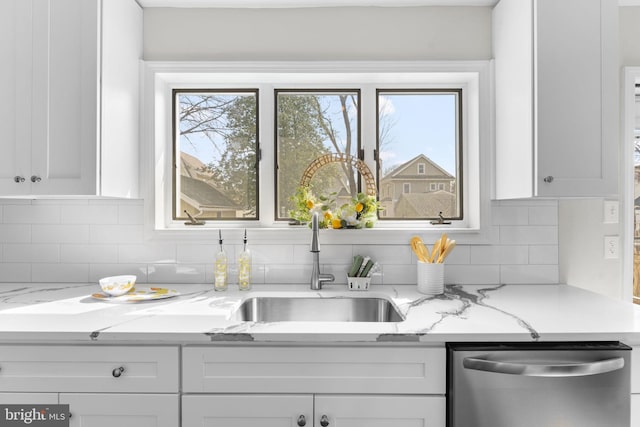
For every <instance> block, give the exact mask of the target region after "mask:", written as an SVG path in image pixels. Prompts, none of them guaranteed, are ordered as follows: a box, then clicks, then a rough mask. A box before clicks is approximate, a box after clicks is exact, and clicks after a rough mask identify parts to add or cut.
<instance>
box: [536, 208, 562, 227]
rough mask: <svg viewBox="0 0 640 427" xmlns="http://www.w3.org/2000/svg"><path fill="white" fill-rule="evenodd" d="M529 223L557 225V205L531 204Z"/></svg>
mask: <svg viewBox="0 0 640 427" xmlns="http://www.w3.org/2000/svg"><path fill="white" fill-rule="evenodd" d="M529 224H530V225H558V207H557V206H533V207H530V208H529Z"/></svg>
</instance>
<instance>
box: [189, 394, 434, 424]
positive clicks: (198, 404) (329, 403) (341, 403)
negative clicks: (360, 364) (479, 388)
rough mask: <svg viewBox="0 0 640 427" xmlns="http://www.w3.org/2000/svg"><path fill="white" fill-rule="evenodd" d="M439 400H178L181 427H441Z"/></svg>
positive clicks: (287, 397)
mask: <svg viewBox="0 0 640 427" xmlns="http://www.w3.org/2000/svg"><path fill="white" fill-rule="evenodd" d="M445 405H446V404H445V398H444V396H386V395H315V396H314V395H269V394H258V395H251V394H247V395H242V394H240V395H199V396H195V395H194V396H184V397H183V398H182V427H252V426H256V425H260V426H261V427H262V426H266V427H294V426H308V427H318V426H323V427H324V426H327V427H413V426H421V427H431V426H434V427H442V426H444V425H445V422H446V420H445Z"/></svg>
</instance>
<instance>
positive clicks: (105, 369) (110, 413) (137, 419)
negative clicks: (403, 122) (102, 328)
mask: <svg viewBox="0 0 640 427" xmlns="http://www.w3.org/2000/svg"><path fill="white" fill-rule="evenodd" d="M178 360H179V347H178V346H119V345H113V346H83V345H77V346H74V345H68V346H65V345H0V404H34V405H36V404H55V403H60V404H68V405H69V412H70V414H71V416H70V418H69V421H70V426H72V427H107V426H109V427H110V426H119V427H146V426H149V427H151V426H153V427H176V426H179V425H180V398H179V380H178V379H179V377H180V364H179V362H178Z"/></svg>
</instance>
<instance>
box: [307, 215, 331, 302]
mask: <svg viewBox="0 0 640 427" xmlns="http://www.w3.org/2000/svg"><path fill="white" fill-rule="evenodd" d="M319 234H320V231H319V227H318V212H314V213H313V215H312V216H311V250H310V252H311V253H312V254H313V269H312V270H311V289H312V290H315V291H317V290H319V289H322V284H323V283H324V282H333V281H334V280H335V277H334V276H333V274H322V273H320V241H319V238H318V236H319Z"/></svg>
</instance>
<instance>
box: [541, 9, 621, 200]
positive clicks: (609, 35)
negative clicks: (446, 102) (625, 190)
mask: <svg viewBox="0 0 640 427" xmlns="http://www.w3.org/2000/svg"><path fill="white" fill-rule="evenodd" d="M535 4H536V15H535V18H536V25H535V29H534V31H535V55H536V68H535V76H536V81H535V83H534V87H535V100H536V102H537V104H536V107H535V111H536V119H537V135H536V139H537V144H536V147H537V165H538V171H537V177H536V185H537V186H538V189H537V193H538V195H541V196H607V195H610V194H614V193H615V192H616V191H617V188H616V185H615V184H616V179H615V171H616V163H615V162H616V161H617V152H618V137H617V127H618V122H617V119H616V118H615V117H617V109H618V106H617V93H618V83H617V81H618V78H617V68H618V66H617V64H618V60H617V56H616V55H615V52H616V51H617V38H616V34H617V27H616V25H615V17H614V16H613V15H615V14H616V13H617V2H615V1H612V0H587V1H585V0H562V1H557V0H536V3H535ZM612 9H613V10H612ZM578 10H579V11H580V12H579V13H576V11H578ZM612 19H613V20H614V22H613V23H612V22H611V21H612ZM612 39H613V40H612ZM609 55H613V57H611V58H609ZM612 114H613V118H612ZM547 177H553V181H551V182H546V181H545V178H547ZM547 181H549V180H548V179H547Z"/></svg>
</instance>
